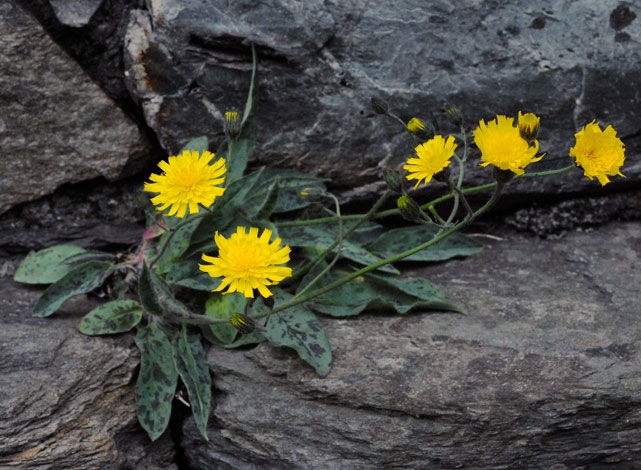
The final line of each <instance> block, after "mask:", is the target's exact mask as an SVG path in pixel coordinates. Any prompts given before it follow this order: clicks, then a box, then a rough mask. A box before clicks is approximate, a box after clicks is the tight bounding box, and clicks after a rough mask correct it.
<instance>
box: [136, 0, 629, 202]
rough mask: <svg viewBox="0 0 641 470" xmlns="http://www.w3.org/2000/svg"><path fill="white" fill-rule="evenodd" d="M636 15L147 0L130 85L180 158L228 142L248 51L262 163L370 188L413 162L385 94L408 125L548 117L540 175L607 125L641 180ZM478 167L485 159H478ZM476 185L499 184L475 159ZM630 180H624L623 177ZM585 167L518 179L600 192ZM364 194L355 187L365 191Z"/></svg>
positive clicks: (533, 185)
mask: <svg viewBox="0 0 641 470" xmlns="http://www.w3.org/2000/svg"><path fill="white" fill-rule="evenodd" d="M639 15H641V11H640V10H638V4H635V3H629V2H619V1H618V0H605V1H601V2H590V3H588V4H586V3H577V2H574V1H571V0H563V1H557V0H545V1H542V2H537V3H536V4H528V5H527V6H526V7H525V8H524V7H523V4H522V3H521V2H517V1H508V2H497V1H487V2H468V1H463V0H451V1H441V0H434V1H431V2H424V1H419V0H410V1H402V2H398V1H393V2H377V3H375V4H372V3H371V2H367V1H364V0H357V1H352V2H342V1H320V0H316V1H308V2H297V1H292V0H270V1H267V2H253V1H235V2H228V1H227V0H212V1H208V2H202V1H201V0H152V1H150V2H149V4H148V11H143V10H138V11H136V12H132V16H131V20H130V24H129V29H128V31H127V36H126V52H125V59H126V65H127V67H128V71H129V77H128V79H129V84H130V89H131V90H132V93H133V95H134V96H136V97H137V99H138V100H139V101H140V103H141V104H142V107H143V109H144V112H145V116H146V119H147V122H148V124H149V125H150V126H151V127H152V128H153V129H154V130H155V131H156V133H157V134H158V136H159V139H160V141H161V144H162V145H163V146H164V147H165V149H167V151H168V152H170V153H174V152H176V151H177V150H178V149H180V148H181V147H182V145H183V144H184V143H185V142H186V141H187V140H189V139H190V138H193V137H195V136H198V135H203V134H206V135H208V136H209V137H210V138H211V140H212V141H213V142H214V146H215V145H216V144H217V143H218V142H219V141H220V140H221V139H222V123H223V118H222V116H223V114H224V112H225V111H227V110H229V109H231V108H236V109H242V106H243V104H244V99H245V95H246V91H247V87H248V83H249V78H250V68H251V64H250V62H251V54H250V50H249V47H248V44H249V43H254V44H256V45H257V47H258V54H259V57H260V75H261V82H260V90H261V99H260V108H259V115H260V123H261V141H260V145H259V146H258V148H257V152H256V155H255V159H256V163H260V164H267V165H271V166H280V167H289V168H298V169H302V170H304V171H311V172H313V173H315V174H317V175H322V176H324V177H328V178H331V179H332V180H333V181H334V182H335V183H336V184H338V185H344V186H348V187H357V188H360V190H361V192H374V191H377V190H379V189H380V185H374V186H367V185H368V184H371V183H372V182H374V181H378V178H377V177H376V174H377V166H381V165H390V166H394V165H397V164H398V163H400V162H402V161H404V160H405V159H406V158H407V157H408V156H410V154H411V153H412V149H411V147H410V141H409V139H408V137H407V135H403V132H402V129H400V127H396V128H395V127H394V126H395V125H396V124H394V122H392V121H385V119H383V118H382V117H380V116H377V115H375V114H374V113H373V112H372V111H371V108H370V104H369V100H370V97H371V96H372V95H378V96H380V97H382V98H385V99H388V100H389V101H390V103H391V105H392V109H393V110H394V111H395V112H397V113H399V114H400V115H401V117H402V118H403V119H405V120H407V119H409V118H410V117H412V116H414V115H418V116H422V117H424V118H427V119H430V117H431V115H434V117H435V118H437V120H438V122H439V125H440V127H441V128H442V131H443V132H452V131H453V129H452V127H451V125H449V124H447V122H446V119H445V115H444V112H443V109H444V107H445V105H446V104H447V103H454V104H457V105H458V106H459V107H460V108H461V109H462V110H463V111H464V113H465V117H466V119H467V122H468V123H469V127H470V129H473V128H474V127H476V123H478V121H479V120H480V119H482V118H484V119H492V118H493V117H494V116H495V115H496V114H508V115H513V116H514V115H516V114H517V111H519V110H524V111H533V112H536V113H537V114H539V115H541V116H542V121H541V122H542V132H541V134H540V139H541V151H542V152H547V157H546V158H545V160H544V161H543V162H541V163H540V164H539V165H537V168H539V169H547V168H552V167H554V168H558V167H562V166H567V165H568V164H569V163H570V159H569V157H568V156H567V155H568V151H569V148H570V147H571V146H572V145H573V144H574V138H573V134H574V133H575V132H577V131H578V130H579V129H580V128H581V127H582V126H584V125H585V124H587V123H588V122H590V121H592V120H593V119H598V120H600V121H602V122H603V123H605V124H606V125H607V124H612V125H613V126H614V128H615V129H616V130H617V131H618V135H619V136H621V137H623V140H624V142H625V143H626V145H627V155H628V159H629V163H628V164H627V165H626V166H625V167H624V169H623V173H624V174H625V175H626V176H627V177H628V179H627V181H628V182H630V181H636V180H637V179H638V178H639V177H641V165H639V164H638V163H637V162H636V161H635V160H634V157H638V155H639V154H640V153H641V138H640V136H641V132H640V131H641V120H640V119H639V118H638V117H639V114H638V89H639V87H640V85H641V78H640V77H641V68H640V67H641V66H640V65H639V64H641V52H640V51H641V48H639V43H640V42H641V27H640V24H641V23H639V21H640V19H639ZM473 160H474V159H473ZM470 174H471V176H472V180H471V182H473V183H484V182H486V181H487V180H488V179H490V178H491V176H490V174H489V172H488V171H487V170H484V169H481V168H479V167H478V165H477V163H476V162H475V161H472V162H470ZM619 181H620V180H619ZM596 187H598V183H597V182H596V181H592V182H590V181H589V180H587V179H586V178H584V177H583V176H582V175H581V173H580V172H578V171H577V172H572V173H571V174H566V175H563V176H559V177H556V178H549V179H547V180H545V182H543V183H541V182H540V181H532V180H529V181H525V180H523V181H522V182H519V183H518V184H515V185H513V186H512V187H511V188H510V191H513V192H518V193H535V194H540V193H553V194H558V193H567V192H575V191H580V190H585V189H588V188H592V189H595V188H596ZM354 194H355V195H357V194H358V191H357V192H355V193H354Z"/></svg>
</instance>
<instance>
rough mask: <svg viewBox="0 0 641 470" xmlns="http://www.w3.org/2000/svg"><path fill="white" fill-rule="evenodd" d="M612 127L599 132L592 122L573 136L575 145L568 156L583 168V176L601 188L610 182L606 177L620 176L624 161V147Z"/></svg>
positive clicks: (599, 129)
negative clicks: (594, 181)
mask: <svg viewBox="0 0 641 470" xmlns="http://www.w3.org/2000/svg"><path fill="white" fill-rule="evenodd" d="M616 135H617V133H616V131H615V130H614V129H613V128H612V126H608V127H606V128H605V130H603V131H602V130H601V128H600V127H599V123H597V122H595V121H592V122H591V123H590V124H588V125H587V126H585V127H584V128H583V129H581V130H580V131H579V132H577V133H576V134H574V137H575V138H576V144H575V145H574V147H572V148H571V149H570V156H571V157H574V158H575V159H576V164H577V165H578V166H580V167H581V168H583V170H584V174H585V176H587V177H588V178H590V179H594V177H595V176H596V178H597V179H598V180H599V183H601V185H602V186H605V185H606V184H608V183H609V182H610V179H609V178H608V176H614V175H620V176H623V175H622V174H621V171H620V170H619V169H620V168H621V166H622V165H623V161H624V160H625V146H624V145H623V142H622V141H621V139H619V138H618V137H617V136H616Z"/></svg>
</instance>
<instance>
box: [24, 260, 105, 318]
mask: <svg viewBox="0 0 641 470" xmlns="http://www.w3.org/2000/svg"><path fill="white" fill-rule="evenodd" d="M112 268H113V266H112V265H111V264H110V263H106V262H104V261H89V262H88V263H85V264H81V265H80V266H76V267H75V268H73V269H72V270H71V271H69V272H68V273H67V274H65V275H64V276H63V277H62V279H60V280H58V281H56V282H55V283H53V284H51V285H50V286H49V287H48V288H47V289H46V290H45V291H44V292H43V294H42V296H41V297H40V299H38V302H37V303H36V306H35V307H34V309H33V314H34V315H35V316H37V317H48V316H49V315H51V314H52V313H53V312H55V311H56V310H58V308H60V306H62V304H63V303H65V301H66V300H68V299H70V298H71V297H73V296H74V295H79V294H85V293H87V292H91V291H92V290H94V289H95V288H96V287H98V286H99V285H100V284H102V282H103V281H104V280H105V278H106V277H107V276H108V275H109V273H110V271H111V269H112Z"/></svg>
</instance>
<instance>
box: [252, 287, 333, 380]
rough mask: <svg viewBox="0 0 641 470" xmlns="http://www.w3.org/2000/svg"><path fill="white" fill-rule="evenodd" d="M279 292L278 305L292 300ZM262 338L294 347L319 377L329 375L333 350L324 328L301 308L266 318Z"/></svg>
mask: <svg viewBox="0 0 641 470" xmlns="http://www.w3.org/2000/svg"><path fill="white" fill-rule="evenodd" d="M274 290H276V289H274ZM278 292H279V294H280V295H278V303H282V302H286V301H287V300H289V299H291V296H289V295H288V294H285V293H284V292H282V291H280V290H278ZM278 303H277V305H278ZM264 335H265V337H266V338H267V339H268V340H269V341H270V343H272V344H274V345H276V346H286V347H289V348H293V349H294V350H295V351H296V352H297V353H298V355H299V356H300V357H301V359H303V360H304V361H305V362H307V363H308V364H309V365H311V366H312V367H313V368H314V369H316V373H317V374H318V375H320V376H321V377H325V376H326V375H327V374H329V371H330V369H331V363H332V351H331V348H330V345H329V341H328V340H327V335H326V333H325V329H324V328H323V325H322V324H321V322H320V321H318V319H317V318H316V316H315V315H314V314H313V313H312V311H311V310H309V309H308V308H307V307H305V306H304V305H302V304H299V305H296V306H294V307H291V308H288V309H287V310H284V311H282V312H277V313H274V314H273V315H272V316H271V317H270V318H269V322H268V323H267V330H266V331H265V332H264Z"/></svg>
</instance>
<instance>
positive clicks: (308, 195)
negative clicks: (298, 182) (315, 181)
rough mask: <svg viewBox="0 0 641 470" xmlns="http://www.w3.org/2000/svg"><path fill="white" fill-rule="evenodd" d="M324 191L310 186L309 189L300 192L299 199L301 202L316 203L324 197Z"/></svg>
mask: <svg viewBox="0 0 641 470" xmlns="http://www.w3.org/2000/svg"><path fill="white" fill-rule="evenodd" d="M325 194H326V193H325V191H324V190H322V189H321V188H318V187H316V186H311V187H309V188H304V189H303V190H302V191H301V192H300V197H301V199H302V200H303V201H307V202H318V201H320V200H321V199H322V198H323V197H324V196H325Z"/></svg>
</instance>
